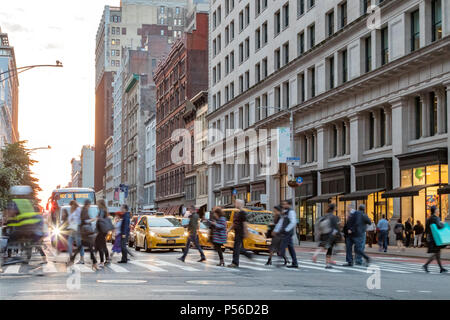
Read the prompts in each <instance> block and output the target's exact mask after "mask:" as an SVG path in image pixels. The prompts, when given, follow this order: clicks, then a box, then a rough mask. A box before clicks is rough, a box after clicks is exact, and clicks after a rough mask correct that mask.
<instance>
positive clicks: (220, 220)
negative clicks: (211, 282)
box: [210, 207, 227, 267]
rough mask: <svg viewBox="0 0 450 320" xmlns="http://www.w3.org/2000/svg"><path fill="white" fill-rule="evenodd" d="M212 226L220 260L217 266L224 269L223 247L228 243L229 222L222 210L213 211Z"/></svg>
mask: <svg viewBox="0 0 450 320" xmlns="http://www.w3.org/2000/svg"><path fill="white" fill-rule="evenodd" d="M210 224H211V228H212V243H213V245H214V248H215V249H216V251H217V254H218V255H219V259H220V262H219V264H218V265H217V266H219V267H224V266H225V262H224V260H223V252H222V246H223V245H224V244H225V243H226V242H227V220H226V219H225V217H224V213H223V211H222V209H221V208H219V207H216V208H214V209H213V216H212V219H211V220H210Z"/></svg>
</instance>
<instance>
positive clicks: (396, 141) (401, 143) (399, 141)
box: [389, 97, 408, 244]
mask: <svg viewBox="0 0 450 320" xmlns="http://www.w3.org/2000/svg"><path fill="white" fill-rule="evenodd" d="M390 104H391V105H392V122H393V123H395V126H392V137H393V139H392V188H398V187H400V183H401V181H400V179H401V172H400V162H399V160H398V158H397V157H396V156H397V155H400V154H402V153H404V152H406V149H407V145H408V134H407V133H408V127H407V123H408V121H407V120H408V104H407V100H406V98H403V97H402V98H398V99H396V100H393V101H390ZM393 202H394V214H393V216H392V219H391V221H390V222H389V223H390V225H391V232H390V235H389V239H391V244H394V243H395V234H394V232H393V230H394V226H395V224H396V223H397V219H399V218H400V210H401V208H400V198H394V199H393Z"/></svg>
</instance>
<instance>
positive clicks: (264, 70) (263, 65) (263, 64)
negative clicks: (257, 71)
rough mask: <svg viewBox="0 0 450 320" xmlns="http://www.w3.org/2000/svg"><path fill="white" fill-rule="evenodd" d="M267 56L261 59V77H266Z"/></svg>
mask: <svg viewBox="0 0 450 320" xmlns="http://www.w3.org/2000/svg"><path fill="white" fill-rule="evenodd" d="M267 69H268V68H267V58H264V59H263V60H262V70H263V79H265V78H267V75H268V70H267Z"/></svg>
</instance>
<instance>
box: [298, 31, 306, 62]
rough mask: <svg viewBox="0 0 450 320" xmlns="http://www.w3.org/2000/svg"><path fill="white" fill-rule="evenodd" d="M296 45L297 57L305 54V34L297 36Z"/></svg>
mask: <svg viewBox="0 0 450 320" xmlns="http://www.w3.org/2000/svg"><path fill="white" fill-rule="evenodd" d="M297 43H298V45H297V50H298V56H300V55H302V54H303V53H305V32H303V31H302V32H300V33H299V34H298V35H297Z"/></svg>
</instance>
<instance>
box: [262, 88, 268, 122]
mask: <svg viewBox="0 0 450 320" xmlns="http://www.w3.org/2000/svg"><path fill="white" fill-rule="evenodd" d="M267 107H268V105H267V93H264V94H263V95H262V115H263V119H264V118H267Z"/></svg>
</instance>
